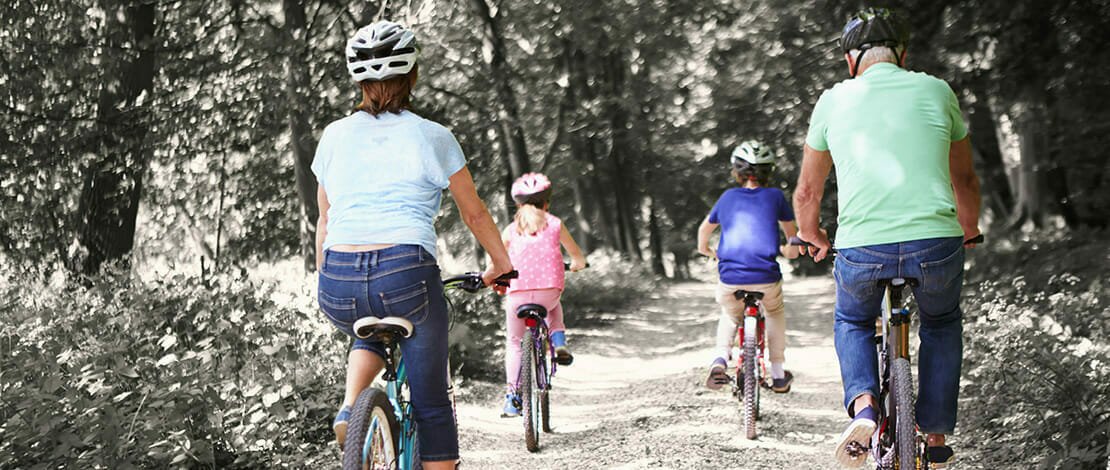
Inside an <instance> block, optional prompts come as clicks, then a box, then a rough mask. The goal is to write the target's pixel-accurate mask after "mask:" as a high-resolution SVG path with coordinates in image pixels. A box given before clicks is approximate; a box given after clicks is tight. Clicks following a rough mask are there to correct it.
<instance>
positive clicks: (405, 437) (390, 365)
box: [363, 344, 417, 470]
mask: <svg viewBox="0 0 1110 470" xmlns="http://www.w3.org/2000/svg"><path fill="white" fill-rule="evenodd" d="M385 348H386V355H385V373H384V375H383V376H382V379H384V380H385V381H386V386H385V389H386V394H387V395H388V396H389V403H390V404H391V405H393V414H394V415H395V416H396V417H397V423H398V424H399V425H400V436H399V437H400V439H399V440H398V441H399V442H398V443H397V458H398V459H399V460H400V462H397V464H398V465H397V469H398V470H413V469H414V468H415V467H416V446H417V441H416V437H417V434H416V421H415V418H414V417H413V413H412V403H411V402H409V400H408V390H407V388H408V375H407V374H406V370H405V358H404V357H403V356H402V355H401V350H400V348H399V347H398V345H396V344H387V345H385ZM365 445H366V446H369V445H370V444H369V441H368V442H367V443H366V444H365ZM367 451H368V449H365V448H364V449H363V454H364V455H365V454H366V453H367Z"/></svg>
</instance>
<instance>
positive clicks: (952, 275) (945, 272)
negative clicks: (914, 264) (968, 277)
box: [921, 244, 964, 292]
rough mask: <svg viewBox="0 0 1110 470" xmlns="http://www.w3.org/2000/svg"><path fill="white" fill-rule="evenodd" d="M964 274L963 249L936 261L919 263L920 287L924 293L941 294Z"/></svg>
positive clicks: (959, 246) (959, 248) (958, 246)
mask: <svg viewBox="0 0 1110 470" xmlns="http://www.w3.org/2000/svg"><path fill="white" fill-rule="evenodd" d="M963 272H964V247H963V245H962V244H961V245H957V246H956V251H954V252H952V253H951V254H949V255H947V256H945V257H944V258H942V259H940V260H937V261H924V262H922V263H921V287H922V289H924V290H925V292H943V291H945V290H947V289H949V288H951V287H952V285H953V283H955V282H958V281H959V280H960V279H962V274H963Z"/></svg>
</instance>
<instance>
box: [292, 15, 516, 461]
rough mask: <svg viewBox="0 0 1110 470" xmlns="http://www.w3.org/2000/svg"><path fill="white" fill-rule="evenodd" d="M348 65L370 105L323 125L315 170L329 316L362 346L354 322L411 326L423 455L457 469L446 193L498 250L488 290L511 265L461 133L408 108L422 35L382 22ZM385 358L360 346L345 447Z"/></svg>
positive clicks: (322, 294) (323, 300)
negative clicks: (439, 231) (443, 247)
mask: <svg viewBox="0 0 1110 470" xmlns="http://www.w3.org/2000/svg"><path fill="white" fill-rule="evenodd" d="M346 57H347V70H348V71H349V72H350V74H351V77H352V78H353V79H354V81H355V82H357V83H358V85H359V88H360V89H361V90H362V102H361V103H360V104H359V105H358V106H357V107H356V108H355V112H354V113H352V114H351V115H349V116H347V117H345V118H343V119H339V120H337V121H335V122H332V123H331V124H329V125H328V126H327V128H325V129H324V133H323V135H322V136H321V137H320V144H319V146H318V147H317V149H316V156H315V159H314V160H313V162H312V171H313V173H315V174H316V178H317V180H318V181H319V191H318V193H317V197H318V199H319V204H320V219H319V221H318V222H317V224H316V227H317V234H316V253H317V258H316V267H317V270H318V272H319V273H320V276H319V291H318V297H319V302H320V308H321V309H322V310H323V311H324V313H325V314H326V316H327V317H328V319H329V320H330V321H331V322H332V323H333V324H334V325H335V326H336V327H337V328H339V329H340V330H342V331H343V332H344V333H346V334H347V335H349V336H351V337H352V338H355V336H354V332H353V331H352V325H353V323H354V322H355V321H356V320H358V319H359V318H362V317H367V316H375V317H386V316H399V317H403V318H406V319H408V320H409V321H411V322H412V324H413V327H414V332H413V335H412V337H410V338H409V339H407V340H406V341H404V342H402V343H401V345H400V347H401V351H402V354H404V356H405V358H406V359H407V361H406V365H407V367H408V377H409V385H410V387H411V391H412V396H411V399H412V405H413V411H414V414H415V417H416V422H417V424H418V426H419V427H420V443H419V445H420V453H421V458H422V459H424V468H426V469H429V470H435V469H446V468H454V465H455V461H456V460H457V459H458V457H459V454H458V452H459V450H458V431H457V428H456V425H455V418H454V412H453V409H452V406H451V401H450V399H449V397H448V394H447V380H446V373H447V306H446V302H445V300H444V297H443V288H442V285H441V284H440V273H439V267H438V265H437V264H436V259H435V255H436V232H435V227H434V226H433V221H434V219H435V216H436V214H437V213H438V212H439V207H440V199H441V196H442V192H443V190H444V189H450V191H451V196H452V197H453V198H454V199H455V204H456V205H457V206H458V209H459V212H460V214H461V216H462V219H463V221H464V222H465V223H466V224H467V226H468V227H469V228H470V230H471V231H472V232H473V233H474V235H475V236H476V237H477V238H478V241H479V242H480V243H481V244H482V246H483V247H484V248H485V249H486V251H487V252H489V254H490V258H491V260H492V263H491V265H490V267H489V268H488V269H487V270H486V272H485V273H484V274H483V278H484V280H485V281H486V283H487V284H489V283H490V282H491V281H492V280H493V279H494V278H496V277H497V276H499V275H501V274H504V273H507V272H509V271H511V270H512V265H511V264H510V262H509V256H508V254H507V253H506V251H505V246H504V245H502V244H501V243H499V240H498V232H497V226H496V225H495V224H494V222H493V219H492V218H491V217H490V215H489V213H488V211H487V210H486V206H485V205H484V204H483V203H482V201H481V199H479V198H478V194H477V193H476V191H475V188H474V181H473V179H472V178H471V175H470V171H469V170H468V169H467V167H466V160H465V158H464V157H463V153H462V149H461V148H460V147H459V144H458V142H457V141H456V140H455V138H454V136H453V135H452V134H451V132H450V131H449V130H447V129H446V128H445V127H443V126H441V125H439V124H437V123H435V122H432V121H429V120H427V119H424V118H421V117H420V116H418V115H416V114H414V113H412V112H411V111H409V110H408V108H409V103H410V97H411V92H412V88H413V86H414V85H415V84H416V78H417V63H416V62H417V48H416V38H415V35H414V34H413V32H412V31H410V30H408V29H406V28H405V27H404V26H401V25H399V24H396V23H392V22H388V21H379V22H377V23H374V24H371V25H369V26H366V27H364V28H362V29H359V30H358V31H357V32H356V33H355V35H354V36H353V37H352V38H350V40H348V41H347V47H346ZM383 355H384V349H383V348H382V345H381V343H376V342H370V341H366V340H362V339H358V338H355V339H354V342H353V344H352V346H351V350H350V353H349V355H348V362H347V381H346V394H345V396H344V398H343V406H342V407H341V409H340V410H339V413H338V414H337V415H336V417H335V421H334V425H333V428H334V430H335V434H336V439H338V441H339V443H340V445H341V446H342V444H343V441H344V439H345V435H346V430H347V421H348V418H349V416H350V407H351V406H352V405H353V404H354V402H355V399H356V398H357V397H358V395H359V393H360V392H361V391H362V390H363V389H364V388H366V387H367V386H369V385H370V383H371V381H372V380H373V379H374V377H376V376H377V375H378V373H379V372H380V371H381V370H382V367H383V365H384V362H383V359H382V357H383Z"/></svg>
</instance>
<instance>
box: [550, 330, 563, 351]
mask: <svg viewBox="0 0 1110 470" xmlns="http://www.w3.org/2000/svg"><path fill="white" fill-rule="evenodd" d="M551 345H552V346H555V347H556V348H559V347H563V346H566V345H567V335H566V332H565V331H555V332H552V333H551Z"/></svg>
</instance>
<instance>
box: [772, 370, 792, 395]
mask: <svg viewBox="0 0 1110 470" xmlns="http://www.w3.org/2000/svg"><path fill="white" fill-rule="evenodd" d="M792 383H794V374H791V373H790V371H786V373H785V374H783V378H781V379H774V380H772V381H771V390H773V391H774V392H775V393H786V392H789V391H790V384H792Z"/></svg>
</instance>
